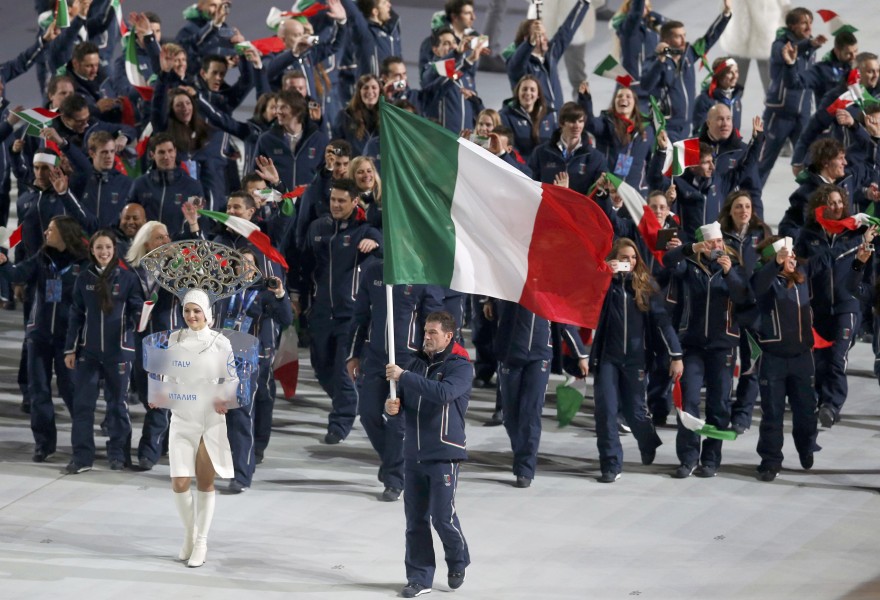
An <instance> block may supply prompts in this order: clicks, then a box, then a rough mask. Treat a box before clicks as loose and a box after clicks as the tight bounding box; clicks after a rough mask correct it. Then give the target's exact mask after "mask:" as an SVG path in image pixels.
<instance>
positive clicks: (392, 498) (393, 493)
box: [382, 487, 403, 502]
mask: <svg viewBox="0 0 880 600" xmlns="http://www.w3.org/2000/svg"><path fill="white" fill-rule="evenodd" d="M402 491H403V490H399V489H397V488H393V487H387V488H385V491H384V492H382V502H397V501H398V500H400V493H401V492H402Z"/></svg>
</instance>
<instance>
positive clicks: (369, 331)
mask: <svg viewBox="0 0 880 600" xmlns="http://www.w3.org/2000/svg"><path fill="white" fill-rule="evenodd" d="M383 268H384V267H383V263H382V261H380V260H377V261H373V262H372V263H370V264H369V265H366V266H361V267H359V268H358V270H359V271H360V287H359V289H358V293H357V300H355V305H354V315H353V317H352V319H351V332H350V334H349V342H348V349H349V352H348V358H349V359H351V358H369V359H370V360H369V364H370V365H372V366H373V367H374V368H378V369H379V370H381V372H382V373H383V374H384V373H385V365H386V364H387V363H388V329H387V321H388V301H387V298H386V294H385V280H384V274H383ZM391 293H392V298H393V299H394V307H393V308H394V352H395V359H396V361H397V363H398V364H405V363H406V362H407V361H409V359H410V358H411V357H412V356H413V355H414V354H415V353H416V352H418V351H419V350H421V349H422V340H423V339H424V324H425V317H427V316H428V315H429V314H431V313H432V312H436V311H441V310H443V290H442V289H441V288H440V287H438V286H436V285H409V284H406V285H404V284H401V285H395V286H394V287H393V289H392V292H391Z"/></svg>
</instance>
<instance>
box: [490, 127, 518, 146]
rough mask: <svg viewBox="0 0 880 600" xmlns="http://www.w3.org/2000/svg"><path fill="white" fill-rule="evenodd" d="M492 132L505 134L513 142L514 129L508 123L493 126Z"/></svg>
mask: <svg viewBox="0 0 880 600" xmlns="http://www.w3.org/2000/svg"><path fill="white" fill-rule="evenodd" d="M492 133H497V134H498V135H503V136H505V137H506V138H507V141H508V142H513V129H511V128H510V127H508V126H507V125H496V126H495V127H493V128H492Z"/></svg>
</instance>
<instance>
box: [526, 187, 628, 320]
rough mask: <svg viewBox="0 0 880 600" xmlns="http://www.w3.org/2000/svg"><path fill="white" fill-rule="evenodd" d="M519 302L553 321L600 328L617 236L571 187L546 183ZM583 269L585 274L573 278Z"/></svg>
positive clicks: (591, 204)
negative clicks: (574, 269) (574, 270)
mask: <svg viewBox="0 0 880 600" xmlns="http://www.w3.org/2000/svg"><path fill="white" fill-rule="evenodd" d="M541 188H542V190H543V197H542V200H541V205H540V207H539V208H538V213H537V215H535V227H534V230H533V231H532V241H531V245H530V247H529V270H528V273H527V275H526V282H525V286H524V287H523V291H522V296H521V297H520V300H519V303H520V304H522V305H523V306H524V307H526V308H528V309H529V310H531V311H532V312H534V313H536V314H538V315H540V316H542V317H544V318H546V319H550V320H551V321H557V322H559V323H571V324H572V325H579V326H581V327H589V328H590V329H595V328H596V326H597V325H598V323H599V313H600V312H601V310H602V301H603V299H604V298H605V292H606V291H607V290H608V286H609V285H610V283H611V270H610V269H609V268H608V266H607V265H606V264H605V257H606V256H607V255H608V253H609V252H610V251H611V243H612V238H613V236H614V232H613V229H612V227H611V222H610V221H609V220H608V217H607V216H605V213H604V212H603V211H602V209H601V208H600V207H599V206H598V205H597V204H596V203H595V202H591V201H590V200H588V199H587V198H586V197H585V196H582V195H581V194H578V193H577V192H575V191H572V190H570V189H568V188H561V187H558V186H555V185H550V184H543V185H542V186H541ZM572 265H578V271H579V273H581V274H582V276H580V277H577V278H575V279H574V280H573V279H572V277H571V266H572Z"/></svg>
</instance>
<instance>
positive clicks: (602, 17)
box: [596, 6, 614, 21]
mask: <svg viewBox="0 0 880 600" xmlns="http://www.w3.org/2000/svg"><path fill="white" fill-rule="evenodd" d="M613 18H614V11H613V10H611V9H610V8H608V7H607V6H601V7H599V8H597V9H596V20H597V21H610V20H611V19H613Z"/></svg>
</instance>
